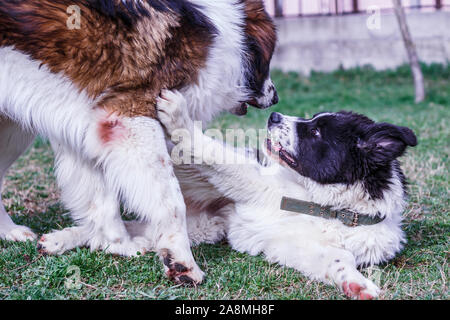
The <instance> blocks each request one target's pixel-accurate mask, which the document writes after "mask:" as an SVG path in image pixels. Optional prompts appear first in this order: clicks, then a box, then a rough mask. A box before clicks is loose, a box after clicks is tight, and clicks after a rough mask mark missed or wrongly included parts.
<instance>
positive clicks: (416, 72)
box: [392, 0, 425, 103]
mask: <svg viewBox="0 0 450 320" xmlns="http://www.w3.org/2000/svg"><path fill="white" fill-rule="evenodd" d="M392 1H393V2H394V8H395V15H396V16H397V20H398V23H399V25H400V31H401V32H402V37H403V41H404V43H405V47H406V51H407V52H408V58H409V63H410V64H411V70H412V74H413V76H414V85H415V91H416V103H420V102H422V101H423V100H425V86H424V81H423V74H422V69H420V64H419V57H418V56H417V50H416V46H415V45H414V42H413V40H412V37H411V33H410V32H409V28H408V24H407V22H406V14H405V11H404V10H403V7H402V4H401V2H400V0H392Z"/></svg>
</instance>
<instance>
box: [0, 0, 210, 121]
mask: <svg viewBox="0 0 450 320" xmlns="http://www.w3.org/2000/svg"><path fill="white" fill-rule="evenodd" d="M71 5H78V6H79V7H80V8H81V28H80V29H79V30H77V29H75V30H69V29H68V28H67V25H66V22H67V19H68V18H69V16H70V15H69V14H68V13H67V12H66V10H67V8H68V7H69V6H71ZM145 6H147V8H146V9H148V12H149V16H144V17H141V18H140V19H139V21H137V22H136V23H134V24H133V25H127V24H126V22H124V21H122V20H120V19H118V18H112V17H109V16H107V15H103V14H101V13H100V12H98V11H96V10H94V9H93V8H91V7H89V6H88V4H87V2H86V1H82V0H39V1H35V0H23V1H17V0H0V47H1V46H14V47H15V48H16V49H18V50H20V51H22V52H24V53H26V54H29V55H30V56H31V57H32V58H33V59H35V60H39V61H42V63H43V64H45V65H46V66H47V67H49V69H50V70H51V71H52V72H55V73H63V74H65V75H66V76H68V77H69V78H70V79H71V80H72V81H73V82H74V83H75V84H76V85H77V86H78V87H79V88H80V90H85V91H86V92H87V93H88V95H89V96H90V97H92V98H99V97H100V100H99V102H98V106H99V107H102V108H105V109H107V110H108V111H111V112H116V113H119V114H122V115H126V116H150V117H155V116H156V112H155V101H156V97H157V96H158V95H159V93H160V91H161V89H173V88H179V87H181V86H184V85H187V84H190V83H194V82H195V81H196V80H197V75H198V71H199V70H200V69H201V68H202V67H203V66H204V64H205V61H206V57H207V54H208V48H209V46H210V45H211V43H212V40H213V35H212V34H211V33H210V32H208V31H207V30H204V29H202V28H201V27H199V26H196V25H192V24H189V21H188V20H187V19H185V18H184V17H180V16H178V15H177V14H175V13H173V12H170V11H169V12H160V11H157V10H155V9H153V8H151V7H149V6H148V4H145Z"/></svg>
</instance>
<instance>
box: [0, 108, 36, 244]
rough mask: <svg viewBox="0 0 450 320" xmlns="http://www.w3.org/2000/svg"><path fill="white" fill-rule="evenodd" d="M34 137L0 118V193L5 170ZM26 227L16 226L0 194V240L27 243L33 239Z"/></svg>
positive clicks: (33, 235)
mask: <svg viewBox="0 0 450 320" xmlns="http://www.w3.org/2000/svg"><path fill="white" fill-rule="evenodd" d="M34 138H35V135H34V134H31V133H29V132H26V131H24V130H23V129H22V128H21V127H20V126H19V125H18V124H16V123H14V122H13V121H11V120H9V119H6V118H2V117H1V116H0V191H1V187H2V182H3V178H4V176H5V173H6V170H8V168H9V167H10V166H11V165H12V164H13V163H14V161H16V160H17V158H18V157H19V156H20V155H21V154H22V153H23V152H24V151H25V150H26V149H27V148H28V147H29V146H30V144H31V142H32V141H33V140H34ZM35 238H36V236H35V234H34V233H33V232H32V231H31V230H30V229H29V228H27V227H24V226H18V225H16V224H15V223H14V222H13V221H12V220H11V218H10V216H9V215H8V213H7V212H6V210H5V207H4V206H3V204H2V203H1V194H0V239H6V240H10V241H27V240H33V239H35Z"/></svg>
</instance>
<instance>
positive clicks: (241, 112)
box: [230, 103, 248, 116]
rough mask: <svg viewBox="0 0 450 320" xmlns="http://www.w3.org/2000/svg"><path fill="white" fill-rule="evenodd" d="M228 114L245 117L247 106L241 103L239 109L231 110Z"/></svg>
mask: <svg viewBox="0 0 450 320" xmlns="http://www.w3.org/2000/svg"><path fill="white" fill-rule="evenodd" d="M230 112H231V113H232V114H234V115H236V116H245V115H246V114H247V112H248V107H247V104H246V103H243V104H241V105H240V106H239V107H237V108H234V109H232V110H231V111H230Z"/></svg>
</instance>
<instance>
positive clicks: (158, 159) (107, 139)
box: [88, 113, 203, 284]
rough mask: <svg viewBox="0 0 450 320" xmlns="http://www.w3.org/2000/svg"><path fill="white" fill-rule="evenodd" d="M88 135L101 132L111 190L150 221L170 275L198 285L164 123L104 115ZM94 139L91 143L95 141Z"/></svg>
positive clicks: (104, 167)
mask: <svg viewBox="0 0 450 320" xmlns="http://www.w3.org/2000/svg"><path fill="white" fill-rule="evenodd" d="M103 116H104V118H103V119H102V118H101V119H100V121H99V124H98V126H97V127H94V128H93V131H91V132H89V133H88V134H91V135H95V136H97V141H98V142H99V145H92V146H91V148H92V149H91V150H92V152H93V153H95V152H100V153H101V154H100V155H99V156H98V163H99V164H100V165H101V168H102V171H103V173H104V176H105V182H106V185H107V186H108V188H110V189H111V190H113V191H114V194H116V195H118V196H119V197H120V199H121V200H122V202H123V205H124V207H125V208H126V209H127V210H128V211H130V212H133V213H135V214H136V215H137V217H138V218H139V220H140V221H142V222H143V223H146V224H147V228H146V231H145V237H146V238H148V239H149V241H150V242H151V243H152V244H154V247H155V250H156V251H157V253H158V254H159V256H160V257H161V259H162V260H163V262H164V267H165V271H166V273H167V275H168V276H169V277H170V278H172V279H174V280H175V281H177V282H182V283H191V284H195V283H200V282H202V280H203V272H202V271H201V270H200V268H199V267H198V266H197V264H196V263H195V260H194V257H193V255H192V252H191V249H190V244H189V238H188V234H187V228H186V206H185V203H184V199H183V195H182V193H181V190H180V186H179V182H178V179H177V178H176V176H175V174H174V168H173V165H172V161H171V158H170V156H169V153H168V150H167V147H166V139H165V136H164V132H163V129H162V127H161V125H160V123H159V122H158V121H157V120H155V119H151V118H148V117H136V118H125V117H114V116H110V115H108V114H107V113H104V115H103ZM93 140H94V139H91V140H90V141H93Z"/></svg>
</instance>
